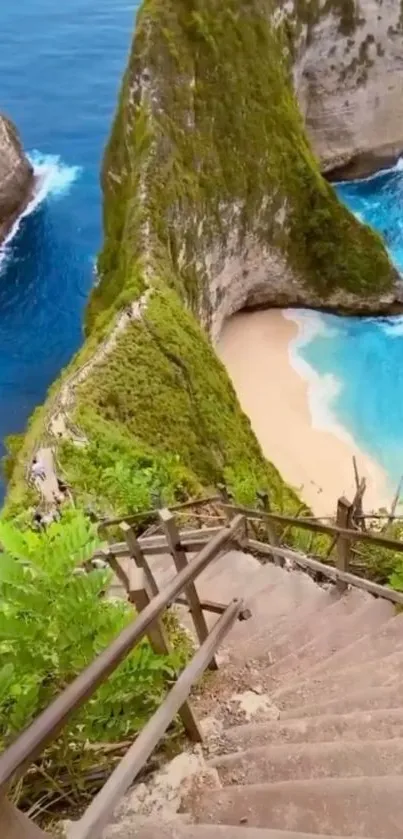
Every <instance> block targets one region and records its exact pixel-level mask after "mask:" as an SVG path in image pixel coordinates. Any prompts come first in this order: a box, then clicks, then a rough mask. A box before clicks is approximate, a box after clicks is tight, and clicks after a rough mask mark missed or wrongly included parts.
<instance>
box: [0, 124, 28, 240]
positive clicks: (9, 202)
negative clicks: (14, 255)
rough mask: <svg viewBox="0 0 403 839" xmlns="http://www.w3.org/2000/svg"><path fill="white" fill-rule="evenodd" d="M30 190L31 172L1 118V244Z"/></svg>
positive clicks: (16, 137) (12, 130)
mask: <svg viewBox="0 0 403 839" xmlns="http://www.w3.org/2000/svg"><path fill="white" fill-rule="evenodd" d="M33 186H34V172H33V169H32V166H31V164H30V163H29V161H28V159H27V157H26V156H25V154H24V151H23V148H22V144H21V140H20V138H19V135H18V132H17V129H16V127H15V126H14V125H13V123H12V122H11V121H10V120H9V119H8V118H7V117H5V116H3V115H2V114H0V243H1V242H2V241H3V240H4V239H5V237H6V236H7V234H8V233H9V231H10V228H11V227H12V225H13V223H14V221H15V219H16V218H17V216H18V215H19V214H20V213H21V212H22V210H23V209H24V208H25V207H26V205H27V203H28V201H29V199H30V197H31V195H32V190H33Z"/></svg>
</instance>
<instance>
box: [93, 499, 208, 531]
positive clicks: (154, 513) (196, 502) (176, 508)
mask: <svg viewBox="0 0 403 839" xmlns="http://www.w3.org/2000/svg"><path fill="white" fill-rule="evenodd" d="M218 502H221V498H220V496H219V495H210V496H207V497H206V498H196V499H193V500H192V501H184V502H183V503H182V504H174V505H173V506H172V507H170V508H169V509H170V510H171V511H172V512H173V513H176V512H180V511H181V510H188V509H190V508H191V507H196V508H197V507H203V506H204V504H216V503H218ZM158 515H159V510H156V509H155V508H154V509H152V510H144V511H143V512H141V513H131V514H130V515H124V516H116V517H115V518H111V519H100V520H99V521H98V528H99V529H100V530H102V529H103V528H107V527H113V525H116V524H120V523H121V522H123V521H126V522H127V523H128V524H134V523H135V522H136V521H139V519H140V520H141V519H149V518H158Z"/></svg>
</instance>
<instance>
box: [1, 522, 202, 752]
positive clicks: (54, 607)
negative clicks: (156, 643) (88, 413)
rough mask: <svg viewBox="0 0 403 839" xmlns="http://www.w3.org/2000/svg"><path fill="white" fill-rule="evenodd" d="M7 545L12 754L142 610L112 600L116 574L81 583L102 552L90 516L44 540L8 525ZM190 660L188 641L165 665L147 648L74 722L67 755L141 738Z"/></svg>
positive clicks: (7, 697) (5, 664)
mask: <svg viewBox="0 0 403 839" xmlns="http://www.w3.org/2000/svg"><path fill="white" fill-rule="evenodd" d="M0 543H1V545H2V547H3V549H4V553H3V554H2V555H1V561H0V745H1V746H2V747H4V746H5V745H6V744H7V742H8V741H9V740H10V738H12V737H13V736H15V735H16V734H17V733H18V732H20V731H21V729H22V728H24V727H25V726H26V725H27V724H28V723H29V722H30V721H31V720H32V719H33V718H34V717H35V716H36V715H37V714H38V713H39V712H40V711H41V710H42V709H43V708H44V707H46V706H47V705H48V704H49V702H50V701H51V700H52V698H53V697H54V696H55V695H56V694H58V693H59V692H60V691H61V690H62V689H63V688H64V687H66V685H68V684H69V683H70V682H71V681H72V680H73V679H74V677H75V676H76V675H77V674H78V673H80V672H81V671H82V670H83V669H84V668H85V667H86V666H87V665H88V664H89V663H90V662H91V661H92V660H93V659H94V658H95V656H96V655H97V654H99V653H100V652H101V651H102V650H104V649H105V648H106V647H107V646H108V644H109V643H110V642H111V641H112V639H113V638H115V637H116V636H117V635H118V634H119V633H120V632H121V631H122V630H123V628H124V627H125V626H127V624H128V623H130V621H131V620H133V610H132V608H131V607H130V606H129V605H128V604H127V603H125V602H124V601H123V600H122V601H114V600H108V599H106V598H105V597H104V596H103V593H104V591H105V588H106V587H107V585H108V581H109V572H108V571H105V570H95V571H94V572H93V573H91V574H81V573H80V574H74V573H73V572H74V570H75V569H76V568H77V566H78V565H80V564H81V563H83V562H84V561H86V560H87V559H88V558H89V557H90V556H91V555H92V553H93V551H94V548H95V547H96V544H97V537H96V536H95V532H94V530H93V529H92V526H91V525H89V523H88V522H87V520H86V519H85V517H84V516H83V514H82V513H80V512H77V511H73V512H70V513H69V514H68V515H67V516H66V517H64V519H63V521H62V522H60V523H56V524H53V525H52V526H51V527H50V528H49V529H48V530H47V532H41V533H39V532H38V533H37V532H34V531H32V530H25V531H20V530H18V529H17V527H16V526H15V525H14V524H11V523H9V522H4V521H1V522H0ZM171 620H172V619H171ZM187 651H188V647H187V646H186V644H183V639H182V638H180V639H179V646H178V648H177V650H176V651H175V652H174V653H172V654H171V655H170V656H166V657H162V656H157V655H155V654H154V653H153V651H152V649H151V648H150V646H149V644H148V642H147V641H146V640H143V641H142V642H141V643H140V644H139V645H138V646H137V647H136V649H135V650H133V652H132V653H131V654H130V655H129V656H128V657H127V658H126V659H125V661H123V662H122V664H121V665H120V667H118V669H117V670H116V671H115V672H114V673H113V674H112V675H111V676H110V677H109V679H108V680H107V682H105V684H103V685H102V686H101V687H100V688H99V690H98V691H97V693H96V694H95V695H94V696H93V697H92V698H91V699H90V700H89V701H88V702H87V703H86V704H85V705H84V707H83V708H82V709H81V710H80V711H79V713H78V714H77V715H76V716H75V718H74V719H73V720H72V721H70V723H69V724H68V725H67V727H66V729H65V732H64V734H63V738H62V740H63V744H62V746H61V745H60V744H59V746H58V748H59V749H60V748H62V750H64V752H66V750H67V751H68V750H69V749H70V750H71V749H72V750H73V751H77V744H79V743H81V744H84V743H86V742H87V741H98V742H99V741H107V742H114V741H116V740H121V739H123V738H126V737H127V736H129V735H132V734H134V733H135V732H136V731H138V730H139V728H141V727H142V725H143V724H144V721H145V720H146V719H148V718H149V716H150V715H151V714H152V713H153V711H154V710H155V708H156V707H157V706H158V705H159V704H160V700H161V697H162V696H163V695H164V694H165V692H166V687H167V682H169V681H170V680H171V679H172V677H173V676H174V674H175V672H176V669H177V668H179V667H181V665H182V664H183V662H184V660H185V658H186V654H187ZM79 752H80V749H79ZM63 760H64V764H65V763H66V756H65V755H64V758H63Z"/></svg>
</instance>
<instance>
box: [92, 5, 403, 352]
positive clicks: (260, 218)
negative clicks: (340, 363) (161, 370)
mask: <svg viewBox="0 0 403 839" xmlns="http://www.w3.org/2000/svg"><path fill="white" fill-rule="evenodd" d="M334 2H336V0H334ZM346 2H347V3H348V2H352V0H346ZM311 5H312V4H311V3H309V8H310V7H311ZM171 6H172V4H167V5H166V6H162V4H161V5H160V4H158V3H157V4H156V5H155V4H154V5H153V6H152V7H151V4H149V3H147V2H146V3H144V5H143V8H142V11H141V12H140V14H139V17H138V28H137V33H136V37H135V40H134V45H133V52H132V58H131V62H130V64H129V67H128V71H127V74H126V79H125V84H124V87H123V91H122V97H121V102H120V107H119V112H118V117H117V120H116V123H115V127H114V132H113V135H112V139H111V143H110V146H109V150H108V153H107V156H106V160H105V169H104V189H105V201H106V212H105V220H106V242H105V249H104V252H103V254H102V257H101V260H100V269H101V282H100V284H99V286H98V288H97V289H96V291H95V293H94V295H93V298H92V301H91V304H90V318H92V316H93V315H94V314H95V313H96V312H97V311H99V310H100V309H102V308H103V307H104V306H105V304H106V305H108V301H110V300H111V299H112V298H113V296H115V294H116V292H117V291H121V290H122V284H124V282H125V279H124V273H123V272H122V271H121V270H120V268H119V267H117V266H119V265H120V266H121V264H122V263H121V260H120V256H119V254H121V250H120V246H121V244H122V242H121V238H120V235H121V231H122V230H124V231H125V230H126V231H127V230H128V229H129V228H130V229H131V230H132V231H133V230H134V229H135V227H136V226H137V228H138V234H139V235H138V236H135V237H134V239H132V240H131V241H132V242H133V241H134V244H135V247H134V248H133V246H132V256H133V258H135V257H136V248H140V250H141V249H142V250H143V251H144V246H145V249H146V251H147V252H148V255H149V256H150V257H151V258H152V259H153V258H154V255H155V254H157V253H158V259H159V261H161V259H162V260H164V261H165V264H166V268H168V266H169V270H170V271H171V272H172V273H173V274H175V275H176V278H177V284H178V287H179V286H180V287H181V288H182V291H183V294H184V296H185V298H186V300H187V301H188V303H189V304H190V306H191V308H192V310H193V311H194V313H195V314H196V316H197V317H198V319H199V321H200V322H201V323H202V324H203V325H204V326H205V327H206V328H207V329H208V330H209V331H210V334H211V335H213V337H215V336H217V335H218V333H219V331H220V328H221V325H222V323H223V320H224V319H225V318H226V317H228V316H229V315H231V314H233V313H234V312H236V311H237V310H239V309H241V308H244V307H250V306H265V305H266V306H275V305H279V306H293V305H302V306H308V307H312V308H327V309H332V310H333V311H344V312H352V313H365V312H367V313H378V312H388V311H390V310H391V307H392V306H393V304H394V302H395V300H396V298H399V297H400V293H401V292H400V287H399V283H398V277H397V274H396V272H395V271H394V269H393V268H392V266H391V265H390V263H389V261H388V258H387V256H386V253H385V251H384V248H383V245H382V243H381V241H380V239H379V237H378V236H377V235H376V234H375V233H374V232H372V231H370V230H369V228H367V227H365V226H363V225H362V224H360V223H359V222H357V221H356V219H355V218H353V217H352V216H351V215H350V213H349V212H348V211H347V210H346V209H345V208H344V207H343V206H341V204H340V203H339V201H338V199H337V197H336V196H335V194H334V192H333V190H332V188H331V187H329V185H328V184H327V183H326V182H325V181H324V180H323V178H322V177H321V174H320V171H319V166H318V163H317V160H316V158H315V157H314V155H313V153H312V151H311V148H310V146H309V142H308V139H307V136H306V133H305V130H304V124H303V120H302V118H301V113H300V111H299V109H298V104H297V102H296V100H295V96H294V94H293V90H292V75H293V78H294V87H295V89H296V90H297V91H298V93H299V99H300V102H301V105H302V109H303V110H304V111H305V115H306V121H307V123H308V125H309V126H311V130H312V126H313V125H314V123H315V115H314V113H313V107H314V102H315V96H314V93H313V87H312V85H313V81H311V88H309V85H308V84H307V78H311V77H312V71H311V70H310V67H312V65H313V64H314V63H315V61H316V65H315V67H316V75H315V79H316V87H318V85H319V78H322V79H323V82H322V83H323V84H325V82H326V78H327V76H326V72H327V70H326V68H327V67H328V66H329V61H333V58H331V59H329V58H328V56H327V54H326V57H325V55H324V52H323V51H324V50H325V49H327V50H328V51H329V50H332V51H333V49H334V47H336V49H337V48H339V47H340V49H341V44H342V36H341V35H340V33H339V29H340V26H343V27H344V29H346V27H347V24H346V22H345V20H344V18H343V14H345V12H344V11H342V10H341V9H340V8H339V7H337V9H336V10H334V9H332V8H330V7H328V5H327V7H326V8H327V11H325V10H323V19H322V17H321V14H322V13H321V12H320V8H319V6H318V11H317V21H316V20H315V22H314V23H312V21H311V20H310V21H309V23H308V22H306V19H305V18H306V15H307V14H308V10H305V11H304V9H303V8H302V6H303V0H299V3H298V6H296V7H295V8H294V9H292V8H290V7H289V6H287V10H285V7H279V8H277V9H276V10H274V9H273V6H272V3H271V2H270V0H248V2H247V3H240V2H239V0H231V2H230V3H226V4H224V6H222V7H218V6H217V4H216V3H215V2H209V3H207V4H200V3H198V2H194V3H193V4H192V9H188V8H187V6H185V4H184V3H183V4H179V6H180V8H174V7H173V6H172V8H171ZM182 6H183V8H182ZM315 8H316V6H315ZM343 10H344V6H343ZM309 14H311V13H310V12H309ZM341 20H343V24H342V23H341ZM325 25H326V26H327V27H328V30H329V31H328V33H327V38H326V37H325V34H324V32H321V27H324V26H325ZM344 29H343V31H344ZM344 37H347V36H344V35H343V38H344ZM367 40H368V39H367ZM366 43H367V41H366ZM315 45H316V47H315ZM372 46H373V45H372V43H371V45H368V50H367V53H368V56H370V55H372ZM351 49H352V48H351ZM315 50H316V51H315ZM367 53H366V55H367ZM291 57H292V60H293V68H292V66H291ZM368 60H370V59H369V58H368ZM292 69H293V71H294V72H293V74H292ZM330 72H331V71H329V73H330ZM332 72H333V71H332ZM309 73H311V75H309ZM321 73H322V74H321ZM307 74H308V75H307ZM320 74H321V75H320ZM312 78H313V77H312ZM331 78H333V76H331ZM326 101H327V100H326V98H325V97H323V100H322V99H320V97H318V102H319V104H318V108H320V107H322V111H323V113H322V117H323V118H322V123H321V125H322V129H323V137H324V138H326V136H327V134H326V131H328V132H329V131H330V125H331V120H330V116H329V115H328V118H327V117H326V113H327V111H326V108H327V104H326ZM402 101H403V100H402ZM402 107H403V106H402ZM325 112H326V113H325ZM346 120H347V117H346ZM351 130H352V131H353V130H354V129H351ZM123 135H124V136H125V141H123V139H122V138H123ZM321 136H322V135H320V134H319V129H318V133H317V134H316V135H315V145H316V146H317V148H318V151H319V152H320V153H321V154H322V158H323V161H324V163H326V162H327V163H329V160H331V161H332V165H333V164H334V163H335V161H336V159H337V161H338V162H341V160H342V158H343V149H342V147H341V145H340V146H339V147H338V149H337V150H336V149H335V143H336V138H337V137H340V143H341V142H342V138H343V135H342V132H341V130H340V126H339V129H338V131H336V132H335V134H334V139H333V146H334V148H333V150H330V141H329V143H328V146H327V147H326V148H325V146H324V143H325V140H323V142H322V141H321V140H320V137H321ZM332 136H333V135H332ZM128 137H130V138H131V139H130V140H129V142H127V138H128ZM321 143H322V145H321ZM343 148H344V154H345V155H346V154H347V152H346V149H345V147H343ZM137 150H138V151H137ZM350 151H351V142H350ZM348 153H349V152H348ZM344 159H346V158H343V160H344ZM128 193H129V194H130V195H131V197H132V198H134V196H136V200H132V201H130V202H128V201H127V194H128ZM139 207H142V210H141V211H140V209H139ZM124 208H126V209H124ZM140 214H141V216H142V218H141V228H139V227H138V225H139V223H140ZM144 231H146V232H147V237H146V238H145V236H144ZM127 244H128V239H127V238H126V237H125V245H127ZM126 256H129V254H128V252H127V251H126ZM129 258H130V257H129ZM142 258H143V259H144V253H143V255H142ZM159 264H161V262H160V263H159ZM111 268H112V270H111Z"/></svg>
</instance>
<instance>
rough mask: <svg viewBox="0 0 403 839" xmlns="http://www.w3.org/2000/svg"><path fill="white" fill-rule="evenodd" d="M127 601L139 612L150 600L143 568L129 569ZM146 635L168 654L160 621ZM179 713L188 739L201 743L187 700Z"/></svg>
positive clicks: (162, 651)
mask: <svg viewBox="0 0 403 839" xmlns="http://www.w3.org/2000/svg"><path fill="white" fill-rule="evenodd" d="M129 601H130V603H133V604H134V606H135V607H136V609H137V611H138V612H139V613H140V612H142V611H143V610H144V609H145V608H146V607H147V606H148V605H149V603H150V602H151V597H150V595H149V592H148V591H147V580H146V576H145V572H144V570H143V569H140V568H133V569H131V570H130V577H129ZM147 636H148V640H149V642H150V644H151V647H152V648H153V650H154V652H155V653H157V655H169V653H170V652H171V649H170V646H169V641H168V638H167V636H166V633H165V630H164V627H163V625H162V622H161V621H159V620H155V621H154V623H153V624H151V626H150V627H149V629H148V631H147ZM179 714H180V717H181V720H182V722H183V725H184V728H185V730H186V733H187V735H188V737H189V739H190V740H192V741H193V742H194V743H201V742H202V740H203V735H202V732H201V729H200V726H199V724H198V722H197V719H196V717H195V715H194V713H193V710H192V708H191V706H190V703H189V702H185V703H184V704H183V705H182V707H181V709H180V711H179Z"/></svg>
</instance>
